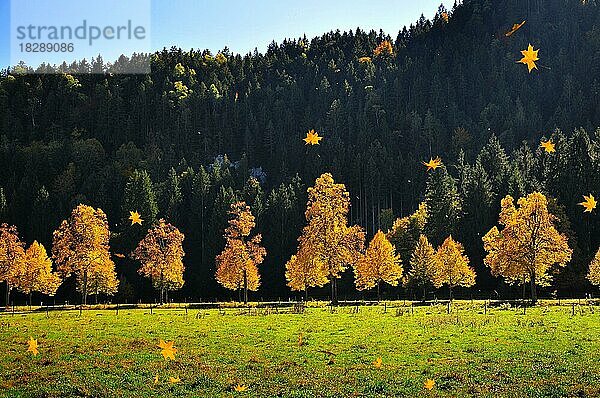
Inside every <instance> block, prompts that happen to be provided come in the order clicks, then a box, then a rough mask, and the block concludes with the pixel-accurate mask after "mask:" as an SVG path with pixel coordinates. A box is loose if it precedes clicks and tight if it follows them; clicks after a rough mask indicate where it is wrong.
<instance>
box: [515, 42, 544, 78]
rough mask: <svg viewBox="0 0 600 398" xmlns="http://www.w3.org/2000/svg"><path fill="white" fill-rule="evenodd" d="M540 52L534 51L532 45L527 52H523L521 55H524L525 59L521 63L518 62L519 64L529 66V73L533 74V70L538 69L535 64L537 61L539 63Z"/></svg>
mask: <svg viewBox="0 0 600 398" xmlns="http://www.w3.org/2000/svg"><path fill="white" fill-rule="evenodd" d="M539 51H540V50H539V49H537V50H534V49H533V46H532V45H531V44H530V45H529V47H527V50H523V51H521V54H523V58H522V59H521V60H519V61H517V63H520V64H525V65H527V68H528V70H529V73H531V71H532V70H534V69H537V68H538V67H537V65H536V64H535V61H539V59H540V58H539V57H538V52H539Z"/></svg>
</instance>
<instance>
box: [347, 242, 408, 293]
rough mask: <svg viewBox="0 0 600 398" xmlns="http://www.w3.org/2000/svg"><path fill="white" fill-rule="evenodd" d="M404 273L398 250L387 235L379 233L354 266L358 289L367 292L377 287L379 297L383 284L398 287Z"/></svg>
mask: <svg viewBox="0 0 600 398" xmlns="http://www.w3.org/2000/svg"><path fill="white" fill-rule="evenodd" d="M402 272H403V270H402V260H401V259H400V256H398V255H397V254H396V249H395V248H394V246H393V245H392V244H391V243H390V241H389V240H388V239H387V238H386V236H385V234H384V233H383V232H381V231H378V232H377V233H376V234H375V236H374V237H373V240H372V241H371V243H369V247H368V248H367V251H366V253H365V254H364V255H361V256H360V258H359V260H358V261H357V262H356V264H355V265H354V274H355V284H356V288H357V289H358V290H367V289H372V288H374V287H377V297H379V290H380V285H381V282H385V283H388V284H390V285H392V286H398V282H399V281H400V279H401V278H402Z"/></svg>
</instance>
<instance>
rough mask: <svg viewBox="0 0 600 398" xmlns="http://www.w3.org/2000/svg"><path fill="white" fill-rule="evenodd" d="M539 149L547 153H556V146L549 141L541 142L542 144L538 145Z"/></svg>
mask: <svg viewBox="0 0 600 398" xmlns="http://www.w3.org/2000/svg"><path fill="white" fill-rule="evenodd" d="M540 147H542V148H544V150H545V151H546V152H548V153H554V152H556V146H555V145H554V143H553V142H552V141H550V140H548V141H542V143H541V144H540Z"/></svg>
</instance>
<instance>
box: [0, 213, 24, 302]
mask: <svg viewBox="0 0 600 398" xmlns="http://www.w3.org/2000/svg"><path fill="white" fill-rule="evenodd" d="M24 246H25V245H24V243H23V242H21V240H20V239H19V233H18V231H17V227H15V226H9V225H7V224H1V225H0V282H5V283H6V306H7V307H8V305H9V299H10V291H11V289H12V288H13V287H14V286H15V285H16V283H17V276H18V273H19V270H20V268H21V266H22V261H23V256H24V255H25V248H24Z"/></svg>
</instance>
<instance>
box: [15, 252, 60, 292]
mask: <svg viewBox="0 0 600 398" xmlns="http://www.w3.org/2000/svg"><path fill="white" fill-rule="evenodd" d="M60 284H61V279H60V277H59V276H58V274H56V273H55V272H52V260H50V258H49V257H48V254H47V253H46V248H45V247H44V246H43V245H41V244H39V243H38V242H37V241H34V242H33V243H32V244H31V246H29V247H28V248H27V250H26V251H25V255H24V256H23V260H22V262H21V267H20V269H19V270H18V271H17V275H16V280H15V287H16V288H17V290H19V291H20V292H22V293H25V294H28V295H30V297H31V293H33V292H39V293H42V294H46V295H49V296H53V295H54V294H55V293H56V290H57V289H58V287H59V286H60ZM30 301H31V300H30Z"/></svg>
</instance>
